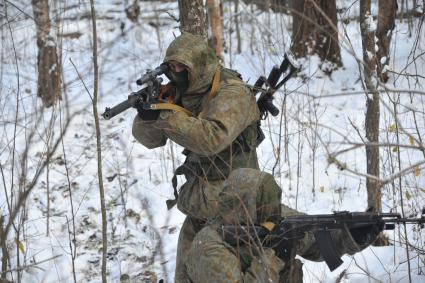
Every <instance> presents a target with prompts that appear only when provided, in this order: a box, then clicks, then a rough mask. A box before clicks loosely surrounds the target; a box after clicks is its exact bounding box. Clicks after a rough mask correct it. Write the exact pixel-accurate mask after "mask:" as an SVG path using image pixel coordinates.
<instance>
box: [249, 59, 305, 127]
mask: <svg viewBox="0 0 425 283" xmlns="http://www.w3.org/2000/svg"><path fill="white" fill-rule="evenodd" d="M299 69H300V65H299V63H298V62H297V61H296V59H295V57H294V55H293V54H292V53H290V52H289V51H288V52H286V53H285V57H284V59H283V61H282V63H281V64H280V66H279V65H275V66H273V68H272V70H271V71H270V73H269V76H268V77H267V78H266V77H265V76H260V77H259V78H258V79H257V81H256V82H255V84H254V86H253V91H254V94H255V95H256V94H257V93H259V92H260V93H261V94H260V97H259V98H258V99H257V104H258V107H259V109H260V113H261V117H262V119H264V118H265V117H266V116H267V114H268V113H270V114H272V116H277V115H278V114H279V109H278V108H277V107H276V106H274V105H273V94H274V93H275V92H276V91H277V90H278V89H279V88H281V87H282V86H283V85H284V84H285V83H286V82H287V81H288V80H289V79H290V78H291V77H292V76H293V75H294V74H296V73H297V72H298V71H299ZM281 76H283V78H282V80H281V81H280V82H279V79H280V77H281ZM263 86H265V89H263Z"/></svg>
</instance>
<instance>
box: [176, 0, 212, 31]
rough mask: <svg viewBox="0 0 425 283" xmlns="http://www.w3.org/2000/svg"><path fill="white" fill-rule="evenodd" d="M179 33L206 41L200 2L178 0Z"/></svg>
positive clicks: (204, 20) (202, 9)
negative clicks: (197, 36)
mask: <svg viewBox="0 0 425 283" xmlns="http://www.w3.org/2000/svg"><path fill="white" fill-rule="evenodd" d="M179 13H180V31H181V32H185V31H186V32H190V33H192V34H196V35H200V36H202V37H204V38H205V39H207V36H208V28H207V21H206V17H205V11H204V4H203V1H202V0H179Z"/></svg>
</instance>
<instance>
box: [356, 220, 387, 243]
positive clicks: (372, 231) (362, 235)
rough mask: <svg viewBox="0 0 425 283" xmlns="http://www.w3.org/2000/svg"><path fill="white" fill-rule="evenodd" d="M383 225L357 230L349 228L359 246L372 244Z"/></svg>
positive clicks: (378, 224)
mask: <svg viewBox="0 0 425 283" xmlns="http://www.w3.org/2000/svg"><path fill="white" fill-rule="evenodd" d="M384 225H385V224H384V223H376V224H371V225H367V226H363V227H358V228H351V229H350V233H351V236H352V237H353V239H354V240H355V241H356V242H357V244H359V245H370V244H372V243H373V242H374V241H375V240H376V238H377V237H378V235H379V234H380V233H381V232H382V230H384Z"/></svg>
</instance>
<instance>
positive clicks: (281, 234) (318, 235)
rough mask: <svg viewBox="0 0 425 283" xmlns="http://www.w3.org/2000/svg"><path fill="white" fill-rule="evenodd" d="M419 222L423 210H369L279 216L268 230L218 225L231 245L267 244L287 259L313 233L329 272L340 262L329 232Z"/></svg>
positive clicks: (421, 222) (389, 227) (424, 218)
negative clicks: (413, 214) (409, 214)
mask: <svg viewBox="0 0 425 283" xmlns="http://www.w3.org/2000/svg"><path fill="white" fill-rule="evenodd" d="M400 223H412V224H419V225H420V228H423V226H424V223H425V209H424V210H422V215H421V217H420V218H402V217H401V215H400V214H398V213H372V212H349V211H341V212H334V213H333V214H318V215H296V216H289V217H285V218H283V219H282V220H281V221H280V222H279V223H278V224H277V225H275V226H274V227H273V228H272V229H270V227H269V228H266V227H265V226H261V225H249V226H248V225H246V226H243V225H222V226H221V227H220V229H219V230H220V233H222V236H223V239H224V241H225V242H227V243H229V244H230V245H232V246H239V245H243V244H248V243H260V244H261V245H262V246H265V247H271V248H273V249H274V250H275V252H276V255H277V256H278V257H279V258H281V259H283V260H289V259H290V258H291V257H292V256H295V255H294V254H293V252H295V250H294V249H293V247H296V246H297V241H299V240H302V239H303V238H304V236H305V235H306V233H309V232H311V233H313V235H314V238H315V240H316V244H317V246H318V248H319V251H320V253H321V256H322V258H323V259H324V261H325V262H326V264H327V265H328V267H329V269H330V270H331V271H333V270H334V269H336V268H337V267H338V266H340V265H341V264H342V262H343V261H342V260H341V255H340V254H338V252H337V251H336V249H335V246H334V243H333V240H332V236H331V232H333V231H341V230H345V231H347V232H348V233H350V232H349V231H350V230H352V229H358V228H360V229H361V228H367V227H372V226H374V227H378V229H379V230H378V233H379V232H380V231H382V230H393V229H394V228H395V224H400ZM350 235H351V234H350Z"/></svg>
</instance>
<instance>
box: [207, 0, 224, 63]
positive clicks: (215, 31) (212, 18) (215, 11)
mask: <svg viewBox="0 0 425 283" xmlns="http://www.w3.org/2000/svg"><path fill="white" fill-rule="evenodd" d="M207 6H208V18H209V24H210V28H211V39H210V40H209V42H210V46H211V47H212V48H213V49H214V50H215V53H216V54H217V56H218V57H219V58H221V59H223V56H222V53H223V26H222V23H221V14H220V0H207Z"/></svg>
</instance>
